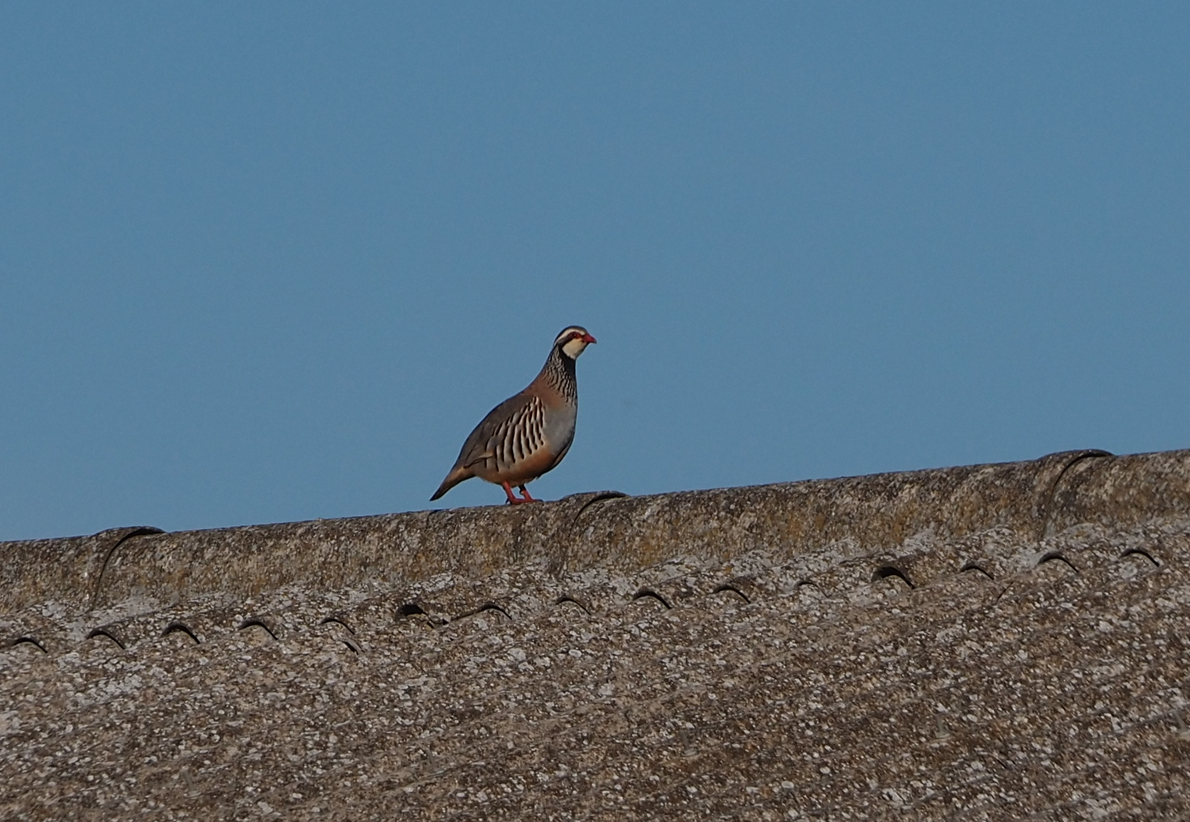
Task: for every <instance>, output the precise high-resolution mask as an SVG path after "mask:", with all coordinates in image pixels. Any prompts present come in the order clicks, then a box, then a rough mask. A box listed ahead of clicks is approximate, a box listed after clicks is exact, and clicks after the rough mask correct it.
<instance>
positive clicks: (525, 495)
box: [500, 482, 539, 505]
mask: <svg viewBox="0 0 1190 822" xmlns="http://www.w3.org/2000/svg"><path fill="white" fill-rule="evenodd" d="M500 484H501V485H503V486H504V493H506V494H508V504H509V505H520V504H521V503H522V502H538V501H539V500H535V499H533V497H531V496H529V489H528V488H526V487H525V486H523V485H518V486H517V488H519V489H521V495H522V496H519V497H518V496H517V495H516V494H514V493H512V486H511V485H509V484H508V483H507V482H502V483H500Z"/></svg>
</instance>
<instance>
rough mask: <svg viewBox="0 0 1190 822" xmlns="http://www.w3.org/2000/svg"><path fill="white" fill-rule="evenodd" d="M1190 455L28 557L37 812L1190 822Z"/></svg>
mask: <svg viewBox="0 0 1190 822" xmlns="http://www.w3.org/2000/svg"><path fill="white" fill-rule="evenodd" d="M1188 549H1190V452H1185V451H1180V452H1167V453H1161V454H1147V455H1135V456H1127V457H1113V456H1110V455H1106V454H1103V453H1102V452H1090V451H1088V452H1074V453H1066V454H1056V455H1052V456H1050V457H1046V458H1043V459H1041V460H1037V461H1033V462H1025V463H1012V464H1004V465H985V466H973V467H964V468H951V469H942V470H936V471H920V472H911V473H903V474H890V475H882V476H872V477H857V478H847V479H839V480H829V481H819V482H807V483H794V484H784V485H775V486H764V487H754V488H738V489H720V490H714V491H696V492H685V493H679V494H667V495H661V496H653V497H642V498H625V497H622V496H615V495H613V494H610V493H609V494H588V495H580V496H576V497H571V498H567V499H564V500H561V501H559V502H556V503H546V504H541V505H533V506H517V507H515V508H511V507H509V508H484V509H469V510H456V511H445V512H421V513H412V514H398V515H391V516H378V517H365V518H358V519H351V520H337V521H317V522H307V523H293V524H284V525H271V526H255V527H249V528H234V529H224V530H215V531H204V532H189V533H171V534H162V533H153V532H152V529H120V530H116V531H108V532H103V533H101V534H98V535H96V536H94V537H79V538H71V539H61V540H39V541H34V542H21V543H3V544H0V585H2V586H3V587H2V588H0V604H2V605H3V607H2V608H0V644H2V645H3V647H2V648H0V817H3V818H5V819H8V818H11V819H27V820H37V819H104V820H107V819H133V818H136V819H142V818H143V819H200V818H201V819H204V820H211V819H305V818H311V819H312V818H319V819H342V820H364V819H384V820H387V819H394V818H406V819H422V818H425V819H523V818H528V817H531V816H533V817H539V818H542V819H609V820H610V819H670V818H696V819H774V820H776V819H807V820H808V819H823V820H826V819H831V820H834V819H894V818H912V819H927V820H928V819H988V820H993V819H995V820H1001V819H1004V820H1007V819H1063V820H1064V819H1108V820H1111V819H1121V820H1122V819H1136V820H1142V819H1157V820H1161V819H1184V818H1190V800H1188V799H1187V794H1186V789H1187V779H1188V777H1187V774H1188V773H1190V762H1188V759H1190V728H1188V726H1190V713H1188V709H1187V705H1188V701H1190V677H1188V673H1187V667H1188V666H1187V664H1186V659H1187V654H1186V645H1187V636H1188V635H1190V631H1188V629H1190V550H1188Z"/></svg>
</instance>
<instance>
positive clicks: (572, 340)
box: [554, 325, 595, 360]
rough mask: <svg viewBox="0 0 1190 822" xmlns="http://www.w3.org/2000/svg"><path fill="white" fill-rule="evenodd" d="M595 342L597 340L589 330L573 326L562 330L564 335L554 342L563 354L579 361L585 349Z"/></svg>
mask: <svg viewBox="0 0 1190 822" xmlns="http://www.w3.org/2000/svg"><path fill="white" fill-rule="evenodd" d="M593 342H595V338H594V337H592V336H591V335H590V333H588V331H587V329H585V328H583V327H582V326H581V325H571V326H568V327H566V328H564V329H562V333H561V334H559V335H558V338H557V339H556V340H554V347H555V348H561V349H562V353H563V354H565V355H566V356H567V357H570V359H572V360H577V359H578V355H579V354H581V353H583V349H584V348H586V347H587V346H588V345H590V344H591V343H593Z"/></svg>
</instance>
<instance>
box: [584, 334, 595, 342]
mask: <svg viewBox="0 0 1190 822" xmlns="http://www.w3.org/2000/svg"><path fill="white" fill-rule="evenodd" d="M583 342H585V343H593V342H595V338H594V337H592V336H591V335H590V334H587V335H586V336H584V337H583Z"/></svg>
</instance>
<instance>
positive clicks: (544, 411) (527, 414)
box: [430, 325, 595, 505]
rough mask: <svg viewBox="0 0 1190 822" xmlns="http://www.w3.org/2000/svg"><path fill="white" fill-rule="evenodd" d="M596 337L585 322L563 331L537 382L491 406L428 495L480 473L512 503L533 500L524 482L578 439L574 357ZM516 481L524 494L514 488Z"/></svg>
mask: <svg viewBox="0 0 1190 822" xmlns="http://www.w3.org/2000/svg"><path fill="white" fill-rule="evenodd" d="M593 342H595V338H594V337H592V336H591V335H590V334H589V333H587V329H585V328H583V327H581V326H577V325H572V326H570V327H569V328H566V329H565V330H563V331H562V333H561V334H559V335H558V338H557V339H555V340H554V347H553V349H552V350H551V351H550V355H549V358H547V359H546V361H545V365H544V366H543V367H542V369H541V373H540V374H538V375H537V376H536V377H535V378H534V380H533V382H531V383H529V386H528V387H527V388H526V389H525V390H524V391H522V392H521V393H519V394H517V395H516V396H515V397H509V398H508V399H506V400H505V401H504V402H502V403H500V404H499V405H497V406H496V407H495V408H493V409H492V410H491V411H489V412H488V415H487V416H486V417H484V418H483V422H481V423H480V424H479V425H477V426H476V427H475V430H474V431H472V432H471V436H469V437H467V441H466V442H465V443H463V450H462V451H460V452H459V458H458V459H457V460H455V464H454V467H453V468H451V469H450V473H449V474H447V475H446V479H444V480H442V484H441V485H440V486H438V490H437V491H435V492H434V496H432V497H430V500H431V501H433V500H436V499H438V498H439V497H440V496H442V495H443V494H445V493H446V492H447V491H449V490H450V489H451V488H454V487H455V486H456V485H458V484H459V483H460V482H462V481H463V480H466V479H471V477H479V478H480V479H482V480H487V481H488V482H494V483H495V484H496V485H500V486H503V488H504V493H505V494H507V495H508V501H509V502H510V503H512V504H513V505H516V504H517V503H521V502H534V499H533V497H531V496H529V491H528V489H526V488H525V484H526V483H528V482H532V481H533V480H535V479H537V478H538V477H540V476H541V475H542V474H544V473H545V472H546V471H549V470H551V469H553V468H554V467H555V466H557V464H558V463H560V462H561V461H562V458H563V457H564V456H566V452H567V451H568V450H570V443H572V442H573V441H574V422H575V419H576V418H577V417H578V382H577V380H575V377H574V361H575V360H577V359H578V355H579V354H581V353H583V349H585V348H586V347H587V346H588V345H589V344H590V343H593ZM514 485H515V486H517V487H518V488H520V491H521V494H522V496H520V497H518V496H517V495H516V494H514V493H513V492H512V487H513V486H514Z"/></svg>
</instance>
